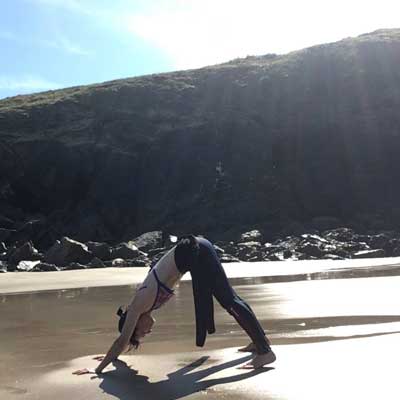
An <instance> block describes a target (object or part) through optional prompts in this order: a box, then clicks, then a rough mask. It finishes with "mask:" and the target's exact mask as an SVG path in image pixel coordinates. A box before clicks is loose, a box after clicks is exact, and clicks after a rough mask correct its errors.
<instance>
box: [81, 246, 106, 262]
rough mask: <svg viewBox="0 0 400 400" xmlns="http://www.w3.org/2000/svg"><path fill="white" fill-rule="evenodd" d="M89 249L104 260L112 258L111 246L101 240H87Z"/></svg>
mask: <svg viewBox="0 0 400 400" xmlns="http://www.w3.org/2000/svg"><path fill="white" fill-rule="evenodd" d="M86 245H87V247H88V250H89V251H90V252H91V253H92V254H93V255H94V256H95V257H97V258H99V259H100V260H103V261H107V260H110V259H111V258H112V257H111V248H110V246H109V245H108V244H106V243H99V242H87V244H86Z"/></svg>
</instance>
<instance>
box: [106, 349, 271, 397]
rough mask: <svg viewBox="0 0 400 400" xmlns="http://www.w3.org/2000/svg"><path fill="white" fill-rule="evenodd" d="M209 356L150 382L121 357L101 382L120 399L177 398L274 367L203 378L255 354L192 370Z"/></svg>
mask: <svg viewBox="0 0 400 400" xmlns="http://www.w3.org/2000/svg"><path fill="white" fill-rule="evenodd" d="M208 358H209V357H208V356H204V357H201V358H199V359H198V360H196V361H194V362H192V363H190V364H188V365H186V366H185V367H183V368H181V369H179V370H177V371H174V372H172V373H170V374H168V375H167V376H168V379H165V380H163V381H159V382H154V383H151V382H149V377H148V376H145V375H139V374H138V371H136V370H134V369H131V368H129V366H128V365H127V364H126V363H125V362H124V361H121V360H117V361H115V362H114V363H113V365H114V366H115V368H116V369H115V370H113V371H110V372H107V373H105V374H103V375H101V377H100V379H103V381H102V382H101V383H100V388H101V389H103V391H104V392H106V393H109V394H111V395H113V396H115V397H117V398H118V399H120V400H135V399H163V400H176V399H180V398H182V397H185V396H188V395H190V394H193V393H197V392H200V391H203V390H206V389H209V388H210V387H212V386H215V385H220V384H223V383H230V382H237V381H240V380H242V379H246V378H250V377H252V376H255V375H258V374H260V373H262V372H267V371H270V370H272V369H274V368H271V367H269V368H268V367H264V368H260V369H256V370H250V371H249V372H245V373H241V374H237V375H232V376H227V377H224V378H217V379H208V380H205V381H201V382H200V380H201V379H204V378H206V377H207V376H210V375H212V374H214V373H216V372H218V371H222V370H223V369H226V368H230V367H233V366H235V365H238V364H241V363H242V362H244V361H247V360H249V359H250V358H251V356H245V357H241V358H239V359H236V360H232V361H228V362H225V363H223V364H219V365H214V366H212V367H209V368H206V369H202V370H199V371H196V372H192V371H193V370H194V369H195V368H197V367H199V366H201V365H202V364H204V362H206V361H207V360H208Z"/></svg>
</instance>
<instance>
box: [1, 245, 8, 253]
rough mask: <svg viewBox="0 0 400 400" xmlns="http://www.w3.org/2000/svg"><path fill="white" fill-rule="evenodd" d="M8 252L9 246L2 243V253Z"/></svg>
mask: <svg viewBox="0 0 400 400" xmlns="http://www.w3.org/2000/svg"><path fill="white" fill-rule="evenodd" d="M6 251H7V246H6V245H5V244H4V243H3V242H0V253H5V252H6Z"/></svg>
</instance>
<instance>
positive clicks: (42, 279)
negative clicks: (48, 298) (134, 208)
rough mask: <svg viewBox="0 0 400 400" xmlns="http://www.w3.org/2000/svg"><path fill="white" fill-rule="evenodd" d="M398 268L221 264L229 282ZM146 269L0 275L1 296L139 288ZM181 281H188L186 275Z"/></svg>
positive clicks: (389, 261) (398, 262) (362, 262)
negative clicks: (235, 279)
mask: <svg viewBox="0 0 400 400" xmlns="http://www.w3.org/2000/svg"><path fill="white" fill-rule="evenodd" d="M396 266H398V267H400V257H385V258H370V259H350V260H304V261H258V262H240V263H229V264H224V269H225V271H226V274H227V276H228V278H257V277H278V276H290V275H299V274H314V273H324V272H332V271H338V272H339V271H342V270H349V269H352V270H353V269H356V270H357V269H366V268H367V269H371V270H372V269H379V268H394V267H396ZM148 271H149V269H148V268H147V267H134V268H112V267H111V268H104V269H87V270H75V271H57V272H8V273H6V274H2V275H0V295H11V294H23V293H34V292H41V291H51V290H67V289H78V288H86V287H106V286H127V285H135V284H139V283H141V282H142V281H143V279H144V278H145V276H146V275H147V273H148ZM182 280H190V275H189V274H186V275H185V276H184V277H183V279H182Z"/></svg>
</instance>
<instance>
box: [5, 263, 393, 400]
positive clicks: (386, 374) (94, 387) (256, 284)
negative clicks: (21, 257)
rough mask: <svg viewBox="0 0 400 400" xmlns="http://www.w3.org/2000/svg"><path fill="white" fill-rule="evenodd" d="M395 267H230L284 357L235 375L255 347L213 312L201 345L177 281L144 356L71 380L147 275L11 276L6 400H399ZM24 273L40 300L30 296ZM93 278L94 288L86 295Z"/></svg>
mask: <svg viewBox="0 0 400 400" xmlns="http://www.w3.org/2000/svg"><path fill="white" fill-rule="evenodd" d="M361 261H362V262H361ZM398 262H399V260H398V259H382V260H360V262H358V261H357V262H329V263H326V262H325V261H321V262H320V263H319V264H318V263H317V262H301V263H299V264H297V263H259V265H254V264H249V265H247V266H246V268H243V267H244V265H239V266H238V265H228V266H226V269H227V272H228V275H229V276H230V277H231V278H232V282H233V284H234V287H235V289H236V290H237V292H238V293H239V295H240V296H242V297H243V298H245V299H246V300H247V301H248V302H249V303H250V305H251V306H252V307H253V309H254V311H255V313H256V314H257V316H258V317H259V319H260V321H261V323H262V325H263V326H264V328H265V329H266V332H267V334H268V336H269V337H270V339H271V341H272V344H273V349H274V352H275V353H276V355H277V361H276V362H275V363H273V364H271V365H269V366H267V367H266V368H263V369H260V370H256V371H251V370H250V371H249V370H243V369H238V368H237V367H238V366H240V365H242V364H244V363H245V362H246V361H247V360H248V359H249V355H248V354H246V353H238V352H237V348H238V347H239V346H241V345H245V344H247V342H248V339H247V337H246V335H245V334H244V333H243V332H242V330H241V329H240V327H239V326H238V325H237V324H236V322H235V321H234V320H233V319H232V318H231V317H230V316H229V315H228V314H227V313H226V312H224V310H222V309H221V308H220V307H219V306H218V305H217V304H216V305H215V311H216V315H215V317H216V325H217V332H216V333H215V334H214V335H210V336H208V338H207V342H206V346H205V347H204V348H201V349H200V348H196V347H195V345H194V330H195V325H194V320H193V319H194V318H193V304H192V303H193V300H192V294H191V284H190V282H188V281H185V282H182V283H181V284H180V286H179V287H178V288H177V290H176V296H174V298H173V299H172V300H171V301H170V302H169V303H168V304H167V305H166V306H165V308H163V309H161V310H160V311H159V312H156V313H155V317H156V319H157V322H156V324H155V326H154V328H153V329H154V331H153V333H152V334H151V335H149V336H147V337H146V338H145V340H144V342H143V344H142V346H141V348H140V349H139V350H138V351H136V352H131V353H128V354H126V355H123V356H121V357H120V361H117V362H115V363H114V364H113V365H111V366H110V367H109V368H108V372H106V373H105V374H103V375H101V376H99V377H98V376H96V375H82V376H75V375H72V372H73V371H74V370H76V369H80V368H84V367H95V366H96V365H97V361H94V360H93V359H92V358H93V356H94V355H98V354H103V353H104V352H105V351H106V350H107V349H108V347H109V345H110V344H111V342H112V340H113V339H114V338H115V337H116V317H115V315H114V314H115V311H116V309H117V308H118V306H119V305H120V304H124V303H126V302H128V301H129V300H130V296H131V295H132V292H133V291H134V288H135V284H136V283H138V282H140V281H141V279H142V277H143V276H144V275H145V273H146V272H147V271H146V270H142V269H134V270H132V269H131V270H126V269H124V270H123V273H122V274H126V275H124V278H126V277H128V276H129V277H130V279H131V280H130V281H129V285H124V286H114V285H120V284H121V283H120V282H121V281H120V279H121V277H120V276H115V275H119V273H118V272H119V271H116V270H111V269H110V270H100V271H99V270H91V271H71V272H74V273H75V274H71V275H70V276H67V275H64V274H66V273H65V272H62V273H47V276H50V278H51V279H50V281H49V280H47V282H46V279H47V278H46V275H43V274H45V273H38V274H34V273H33V274H32V273H31V274H25V275H27V276H26V277H25V276H23V275H22V274H21V275H20V274H15V275H14V277H15V280H14V282H12V281H13V275H9V274H8V273H7V274H4V275H3V276H1V277H0V283H1V286H0V290H1V292H0V293H3V294H1V295H0V315H1V324H0V357H1V359H2V362H1V363H0V399H1V400H3V399H4V400H5V399H21V398H23V399H29V400H31V399H44V400H46V399H57V400H63V399H70V398H73V399H77V400H80V399H82V400H83V399H120V400H128V399H129V400H135V399H167V400H172V399H181V398H185V399H186V398H188V399H189V398H190V399H200V398H202V399H204V398H205V396H206V398H209V399H228V398H231V399H247V398H249V399H250V398H251V399H339V398H341V399H350V398H351V399H363V400H365V399H376V398H384V399H398V398H399V396H400V389H399V387H398V384H397V379H396V377H397V375H398V368H397V364H398V360H399V356H400V346H399V343H400V306H399V301H398V288H399V287H400V286H399V285H400V272H399V264H398ZM296 264H297V265H296ZM79 272H80V274H77V273H79ZM129 273H130V274H129ZM49 274H52V275H49ZM19 275H20V277H18V276H19ZM28 275H30V276H31V277H32V280H31V283H30V284H31V290H32V289H33V288H34V287H35V286H34V285H35V284H36V282H38V281H41V285H39V286H40V288H41V289H42V291H37V292H31V291H29V290H28V288H29V284H28V281H29V279H28V278H29V276H28ZM64 276H65V278H64ZM107 276H108V277H109V278H110V279H109V280H108V281H107ZM3 277H5V278H7V279H8V286H7V282H6V283H5V281H3ZM90 277H92V278H91V279H90ZM18 279H19V281H18ZM35 280H37V281H35ZM88 281H90V283H91V284H92V285H93V286H94V287H82V286H85V285H84V284H83V283H84V282H88ZM98 283H100V285H99V286H101V285H102V283H103V284H104V286H103V287H96V286H97V285H98ZM125 283H126V282H125ZM63 284H64V285H65V287H70V285H76V286H72V287H75V288H73V289H68V290H66V289H62V290H61V289H60V286H59V285H61V287H63V286H62V285H63ZM79 285H82V286H81V287H80V288H79ZM56 289H57V290H56ZM11 292H12V293H14V294H10V293H11ZM15 293H19V294H15Z"/></svg>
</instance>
